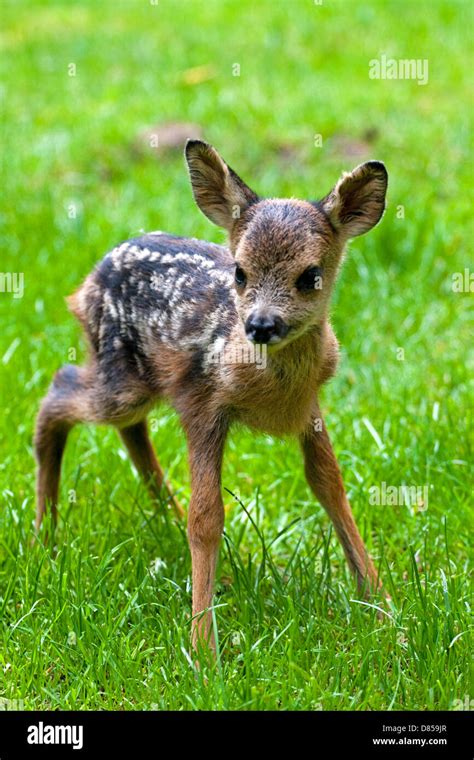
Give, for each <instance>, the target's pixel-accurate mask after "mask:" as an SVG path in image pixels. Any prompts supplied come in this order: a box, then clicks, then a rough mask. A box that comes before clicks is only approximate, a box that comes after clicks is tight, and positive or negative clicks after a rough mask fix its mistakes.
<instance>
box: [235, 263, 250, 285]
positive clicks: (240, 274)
mask: <svg viewBox="0 0 474 760" xmlns="http://www.w3.org/2000/svg"><path fill="white" fill-rule="evenodd" d="M235 282H236V284H237V285H239V286H240V287H241V288H243V286H244V285H245V283H246V282H247V275H246V274H245V272H244V270H243V269H242V268H241V267H239V265H238V264H237V266H236V267H235Z"/></svg>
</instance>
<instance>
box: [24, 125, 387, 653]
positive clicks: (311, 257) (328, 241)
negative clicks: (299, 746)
mask: <svg viewBox="0 0 474 760" xmlns="http://www.w3.org/2000/svg"><path fill="white" fill-rule="evenodd" d="M185 156H186V160H187V164H188V169H189V174H190V179H191V185H192V189H193V193H194V198H195V200H196V203H197V205H198V206H199V208H200V209H201V211H203V213H204V214H205V215H206V216H207V217H208V218H209V219H210V220H211V221H212V222H214V223H215V224H217V225H219V226H221V227H223V228H225V230H227V232H228V234H229V247H224V246H222V245H215V244H213V243H207V242H204V241H202V240H196V239H190V238H182V237H176V236H174V235H170V234H167V233H162V232H151V233H149V234H146V235H143V236H142V237H137V238H134V239H132V240H129V241H127V242H124V243H122V244H121V245H119V246H118V247H116V248H114V249H113V250H112V251H111V252H110V253H108V254H107V255H106V256H105V258H104V259H103V260H102V262H101V263H99V265H98V266H97V267H96V269H95V270H94V271H93V272H92V274H90V275H89V276H88V277H87V279H86V280H85V282H84V283H83V285H82V287H81V288H80V289H79V290H78V291H77V292H76V293H75V294H74V295H73V296H72V297H71V298H70V307H71V309H72V311H73V312H74V314H75V315H76V316H77V317H78V319H79V320H80V322H81V323H82V325H83V327H84V329H85V332H86V335H87V337H88V341H89V344H90V357H89V361H88V363H87V365H86V366H84V367H73V366H65V367H63V368H62V369H60V370H59V371H58V372H57V374H56V376H55V379H54V382H53V384H52V386H51V388H50V390H49V393H48V395H47V396H46V397H45V399H44V400H43V403H42V406H41V409H40V412H39V416H38V420H37V427H36V436H35V447H36V456H37V461H38V464H39V470H38V487H37V517H36V528H37V529H39V527H40V525H41V521H42V518H43V515H44V512H45V509H46V508H47V506H49V507H50V509H51V510H52V516H53V518H54V519H55V518H56V511H57V500H58V486H59V476H60V467H61V458H62V454H63V450H64V447H65V444H66V438H67V434H68V432H69V430H70V429H71V427H72V426H73V425H75V424H76V423H78V422H93V423H99V424H100V423H110V424H112V425H115V426H116V427H117V429H118V431H119V433H120V435H121V437H122V440H123V442H124V443H125V446H126V447H127V449H128V451H129V453H130V456H131V458H132V460H133V462H134V464H135V466H136V468H137V469H138V471H139V472H140V473H141V475H143V476H144V478H145V480H146V481H147V484H148V486H149V487H151V488H152V489H153V491H154V492H155V493H156V492H161V493H162V492H163V489H168V491H169V487H168V485H167V484H166V483H165V482H164V478H163V472H162V470H161V468H160V465H159V463H158V460H157V459H156V457H155V454H154V451H153V448H152V445H151V442H150V439H149V437H148V432H147V423H146V417H147V414H148V412H149V411H150V409H151V408H152V407H153V406H154V405H155V404H156V403H157V401H158V400H159V399H165V400H167V401H169V402H170V403H171V404H172V405H173V406H174V408H175V409H176V411H177V413H178V415H179V416H180V419H181V422H182V425H183V428H184V430H185V433H186V436H187V443H188V450H189V464H190V474H191V489H192V495H191V500H190V504H189V518H188V537H189V546H190V551H191V558H192V596H193V602H192V604H193V618H192V620H193V623H192V642H193V646H194V647H197V645H198V644H205V645H206V646H209V647H210V648H211V649H212V648H213V647H214V639H213V632H212V614H211V612H210V610H209V608H210V607H211V605H212V596H213V585H214V575H215V569H216V560H217V555H218V549H219V543H220V539H221V534H222V530H223V525H224V508H223V502H222V496H221V465H222V456H223V451H224V444H225V439H226V434H227V431H228V429H229V426H230V425H231V424H232V423H234V422H239V423H243V424H245V425H248V426H250V427H251V428H255V429H257V430H262V431H266V432H268V433H271V434H275V435H286V434H293V435H296V436H298V437H299V441H300V444H301V448H302V452H303V457H304V465H305V472H306V477H307V480H308V482H309V485H310V487H311V489H312V491H313V492H314V494H315V496H316V497H317V498H318V499H319V501H320V502H321V504H322V505H323V507H324V508H325V509H326V511H327V512H328V514H329V516H330V518H331V520H332V521H333V523H334V527H335V530H336V533H337V535H338V537H339V539H340V541H341V544H342V546H343V549H344V552H345V555H346V557H347V561H348V563H349V566H350V568H351V570H352V571H353V573H354V574H355V576H356V578H357V581H358V584H359V586H360V587H361V589H363V590H366V591H370V590H374V589H376V588H377V587H378V579H377V574H376V571H375V568H374V565H373V563H372V561H371V559H370V557H369V555H368V554H367V551H366V549H365V547H364V543H363V541H362V538H361V536H360V534H359V531H358V529H357V527H356V524H355V522H354V518H353V515H352V512H351V508H350V506H349V503H348V500H347V497H346V493H345V490H344V485H343V481H342V477H341V473H340V470H339V467H338V464H337V462H336V459H335V456H334V453H333V450H332V447H331V443H330V440H329V437H328V434H327V431H326V428H325V426H324V423H323V421H322V418H321V410H320V408H319V403H318V391H319V388H320V387H321V385H322V384H323V383H324V382H325V381H326V380H328V379H329V378H330V377H331V376H332V375H333V374H334V372H335V369H336V364H337V356H338V345H337V341H336V338H335V335H334V333H333V331H332V329H331V326H330V324H329V321H328V308H329V299H330V295H331V291H332V288H333V284H334V281H335V278H336V275H337V271H338V268H339V265H340V262H341V259H342V256H343V252H344V247H345V244H346V242H347V240H348V239H349V238H351V237H354V236H356V235H361V234H363V233H364V232H367V231H368V230H370V229H371V228H372V227H373V226H374V225H375V224H377V222H378V221H379V220H380V218H381V216H382V214H383V211H384V208H385V193H386V189H387V172H386V169H385V167H384V165H383V164H382V163H380V162H378V161H369V162H367V163H364V164H362V165H361V166H358V167H357V168H355V169H354V170H353V171H352V172H350V173H346V174H344V175H343V176H342V177H341V179H339V181H338V182H337V183H336V185H335V187H334V188H333V190H331V192H330V193H329V194H328V195H326V196H325V197H324V198H323V199H322V200H320V201H314V202H308V201H303V200H294V199H291V200H285V199H266V198H261V197H259V196H258V195H257V194H256V193H255V192H253V190H251V189H250V188H249V187H247V185H246V184H245V183H244V182H243V181H242V180H241V179H240V178H239V177H238V176H237V174H235V172H234V171H233V170H232V169H231V168H230V167H229V166H228V165H227V164H226V163H225V162H224V161H223V159H222V158H221V157H220V156H219V154H218V153H217V151H216V150H215V149H214V148H213V147H212V146H210V145H208V144H207V143H204V142H202V141H200V140H189V141H188V143H187V145H186V150H185ZM255 346H257V347H258V348H259V349H262V346H263V347H265V351H264V355H265V362H264V366H263V364H262V363H260V364H259V363H258V362H256V361H251V360H248V361H245V357H246V356H247V357H249V356H251V352H250V349H252V347H253V348H254V349H255ZM229 349H231V351H230V353H229ZM232 352H234V353H233V355H234V356H235V355H239V356H241V357H244V360H242V361H234V362H232V361H226V360H225V357H226V356H227V357H228V356H229V355H232ZM219 357H221V359H222V360H221V361H220V360H219ZM216 358H217V360H216ZM175 506H176V509H177V511H178V512H179V513H181V508H180V506H179V505H178V504H177V503H176V505H175Z"/></svg>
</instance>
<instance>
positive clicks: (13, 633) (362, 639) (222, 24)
mask: <svg viewBox="0 0 474 760" xmlns="http://www.w3.org/2000/svg"><path fill="white" fill-rule="evenodd" d="M471 8H472V6H471V5H470V4H469V3H468V2H466V3H462V2H434V1H433V0H431V1H430V2H426V3H425V2H416V3H414V2H408V1H406V2H402V3H400V2H399V1H397V2H395V1H394V2H382V1H381V2H364V3H348V2H334V3H329V2H327V3H326V0H324V4H323V5H322V6H318V5H315V4H314V3H312V2H311V0H292V1H291V2H290V0H288V2H276V3H275V2H266V1H265V2H261V3H256V2H252V1H251V0H248V1H247V0H245V1H244V0H240V2H227V1H224V2H217V0H207V2H191V1H190V2H186V1H185V0H180V2H178V0H175V2H171V0H160V2H159V4H158V6H157V7H154V6H151V5H149V4H148V3H147V2H145V1H144V2H139V1H138V0H137V1H136V2H120V3H117V2H104V3H101V4H100V7H99V6H98V5H97V4H96V3H94V2H81V3H79V2H78V3H73V2H63V3H61V2H57V3H54V2H49V3H48V2H30V3H18V2H15V3H13V2H11V3H5V2H3V3H2V8H1V11H2V17H3V22H4V23H3V24H2V26H3V43H4V52H3V55H2V66H3V85H2V94H3V119H2V142H3V148H4V152H3V165H2V187H3V190H4V191H5V192H4V194H3V202H2V210H1V223H2V249H1V250H2V253H1V257H2V258H1V267H0V268H1V270H2V271H3V272H23V273H24V282H25V289H24V297H23V298H17V299H15V298H13V296H12V294H11V293H0V313H1V335H0V387H1V394H2V399H3V404H2V407H3V416H2V420H1V422H0V445H1V456H0V462H1V463H0V490H1V494H2V502H1V511H0V610H1V613H0V614H1V623H0V698H7V699H17V700H23V704H24V707H25V709H35V708H36V709H45V708H61V709H66V708H68V709H73V708H75V709H92V708H98V709H102V708H105V709H114V708H124V709H156V708H158V709H233V710H236V709H240V710H241V709H296V710H300V709H312V710H329V709H342V710H349V709H354V710H365V709H372V710H374V709H394V710H396V709H398V710H400V709H443V708H446V709H453V708H454V707H456V705H457V704H458V703H457V702H456V700H462V701H463V703H465V700H466V696H467V697H468V698H469V696H470V697H471V698H472V696H473V693H474V692H473V688H472V681H470V680H469V672H470V646H471V647H472V641H471V643H470V642H469V627H470V625H471V622H472V621H471V616H470V604H471V599H470V592H471V587H470V585H469V564H470V562H469V560H470V550H469V545H470V543H469V536H470V531H472V512H471V511H470V509H471V508H472V507H470V504H469V500H470V490H471V489H470V478H471V479H472V470H470V464H469V463H470V461H472V419H471V418H470V416H469V415H470V410H471V411H472V395H470V393H472V385H471V387H469V378H470V375H471V374H472V368H473V361H472V359H473V354H472V349H471V348H470V345H471V344H470V330H469V328H470V326H471V325H470V320H471V316H472V294H470V293H468V292H464V293H456V292H454V291H453V289H452V275H453V273H455V272H463V271H464V268H465V267H468V266H469V254H470V253H471V252H472V239H473V232H474V230H473V225H472V214H471V212H470V206H471V203H472V193H471V189H470V183H471V181H472V168H473V167H472V162H470V160H469V158H468V156H469V149H470V145H469V123H468V119H467V105H468V102H469V98H470V95H471V93H470V90H469V79H470V72H471V71H472V56H471V55H470V54H469V47H468V39H467V29H468V28H469V25H470V24H472V11H471ZM383 53H385V54H386V55H387V56H392V57H395V58H417V59H418V58H419V59H425V58H426V59H428V61H429V76H430V78H429V82H428V84H427V85H425V86H420V85H418V84H417V82H416V81H388V80H370V79H369V78H368V62H369V60H371V59H372V58H377V57H379V56H380V55H381V54H383ZM71 62H72V63H75V64H76V67H77V72H76V76H75V77H69V76H68V74H67V67H68V64H69V63H71ZM234 63H240V66H241V74H240V77H234V76H232V66H233V64H234ZM201 65H208V66H210V67H211V68H210V69H209V70H208V71H209V74H208V78H207V79H205V80H204V81H202V82H199V83H197V84H194V85H193V84H188V83H187V81H186V77H185V76H184V72H186V71H187V70H188V69H190V68H193V67H195V66H201ZM169 120H174V121H193V122H195V123H197V124H199V125H201V127H202V128H203V131H204V134H205V137H206V138H207V139H208V140H209V141H210V142H212V143H214V144H215V145H216V147H217V148H218V149H219V150H220V151H221V152H222V154H223V156H224V157H225V158H226V159H227V160H228V161H229V162H230V164H231V165H232V166H233V167H235V169H236V170H238V172H239V173H240V174H241V175H242V176H243V177H244V178H245V179H246V180H247V181H248V182H249V184H250V185H251V186H253V187H255V189H256V190H258V191H260V192H262V193H266V194H268V195H280V196H285V195H290V196H296V197H309V198H315V197H318V196H319V197H320V196H322V195H324V194H325V193H326V192H327V191H328V190H329V189H330V187H331V186H332V184H333V183H334V181H335V180H336V178H337V177H338V175H339V173H340V171H341V170H342V169H350V168H352V166H354V165H356V164H357V163H360V162H361V161H362V160H364V159H365V158H377V159H380V160H384V161H385V162H386V164H387V168H388V171H389V175H390V186H389V205H388V209H387V212H386V214H385V217H384V219H383V221H382V223H381V224H380V226H379V227H378V228H377V229H376V230H374V231H373V232H372V233H370V234H369V235H368V236H366V237H362V238H359V239H357V240H356V241H354V242H353V243H352V245H351V246H350V250H349V253H348V256H347V260H346V264H345V266H344V269H343V271H342V273H341V277H340V280H339V283H338V287H337V292H336V295H335V299H334V306H333V323H334V326H335V329H336V333H337V334H338V337H339V339H340V341H341V344H342V347H343V353H342V360H341V365H340V369H339V373H338V375H337V377H336V378H335V379H334V380H333V381H332V382H331V383H330V384H329V385H328V386H327V388H326V389H325V391H324V395H323V409H324V410H325V413H326V420H327V424H328V428H329V431H330V434H331V436H332V439H333V441H334V445H335V449H336V452H337V455H338V458H339V461H340V463H341V466H342V469H343V472H344V477H345V482H346V485H347V489H348V492H349V496H350V499H351V502H352V504H353V509H354V512H355V515H356V518H357V521H358V524H359V526H360V529H361V531H362V533H363V535H364V537H365V539H366V541H367V544H368V546H369V548H370V550H371V552H372V554H373V556H374V558H375V560H376V563H377V565H378V566H379V567H380V570H381V574H382V576H383V578H384V581H385V585H386V587H387V589H388V591H389V592H390V594H391V596H392V603H391V606H390V607H389V608H388V614H386V615H383V616H382V619H379V618H378V617H377V615H376V610H375V609H373V608H371V607H367V606H364V605H363V604H361V603H360V600H359V598H358V597H357V594H356V592H355V589H354V585H353V581H352V580H351V578H350V577H349V573H348V571H347V569H346V565H345V563H344V559H343V555H342V551H341V549H340V547H339V545H338V543H337V541H336V540H335V538H334V536H333V535H332V534H331V530H330V526H329V522H328V519H327V517H326V515H325V514H324V512H323V510H322V508H321V507H320V506H319V505H318V504H317V503H315V501H314V500H313V498H312V497H311V495H310V493H309V491H308V489H307V487H306V484H305V481H304V476H303V472H302V466H301V462H300V456H299V451H298V447H297V445H296V444H295V443H294V442H293V441H280V440H272V439H270V438H267V437H264V436H261V437H255V436H253V435H250V434H249V433H246V432H245V431H235V432H234V433H233V434H232V436H231V438H230V440H229V444H228V447H227V454H226V461H225V468H224V473H223V483H224V486H225V487H226V488H227V489H229V491H231V492H232V494H235V497H234V496H231V495H230V494H226V501H227V504H228V510H227V520H226V533H225V540H224V542H223V548H222V552H221V560H220V566H219V572H218V585H217V596H216V607H215V618H216V621H217V623H218V630H219V653H218V660H217V664H216V666H215V668H211V667H205V668H203V670H202V671H201V673H198V674H196V673H195V672H194V670H193V667H192V664H191V662H190V659H189V655H188V650H189V638H188V631H189V616H190V559H189V555H188V551H187V544H186V535H185V529H184V527H182V526H179V525H177V524H176V523H175V522H174V521H173V519H172V518H171V517H169V516H168V515H163V512H157V511H156V510H155V507H154V505H153V503H152V502H151V501H150V499H149V497H148V495H147V493H146V491H145V489H144V488H143V486H142V484H141V483H140V481H139V480H138V478H137V476H136V474H135V473H134V471H133V469H132V467H131V465H130V464H129V463H128V461H126V460H125V455H124V452H123V451H122V450H121V447H120V445H119V442H118V437H117V435H116V433H115V432H114V431H113V430H109V429H97V428H95V429H92V428H86V427H82V428H80V429H79V428H77V429H76V430H74V431H73V433H72V435H71V437H70V442H69V445H68V449H67V452H66V457H65V462H64V469H63V480H62V490H61V504H60V514H61V519H60V523H59V526H58V529H57V532H56V535H55V541H54V543H55V544H56V547H57V548H56V554H55V555H54V553H53V552H52V550H51V548H50V549H45V548H43V547H42V546H39V545H36V546H35V547H34V548H30V546H29V542H30V539H31V536H32V521H33V516H34V461H33V457H32V430H33V423H34V417H35V414H36V411H37V409H38V404H39V400H40V398H41V397H42V395H43V394H44V393H45V391H46V388H47V386H48V384H49V382H50V379H51V377H52V375H53V373H54V371H55V370H56V369H57V368H58V367H60V366H61V365H62V364H64V363H67V362H70V360H71V349H75V350H76V351H77V361H81V360H82V357H83V355H84V344H83V341H82V338H81V336H80V331H79V328H78V325H77V324H76V323H75V321H74V320H73V318H72V317H71V316H70V315H68V313H67V310H66V307H65V304H64V300H63V297H64V296H66V295H67V294H69V293H70V292H71V291H72V290H74V289H75V288H76V287H77V286H78V284H79V283H80V282H81V279H82V278H83V277H84V276H85V275H86V274H87V273H88V272H89V270H90V269H91V267H92V266H93V265H94V263H95V262H96V261H97V260H98V259H99V258H100V257H101V256H102V255H103V254H104V253H105V252H106V251H107V250H109V249H110V248H111V247H112V246H113V245H115V243H117V242H118V241H121V240H123V239H125V238H128V237H130V236H132V235H133V234H135V233H136V232H137V230H139V229H142V228H143V229H145V230H147V229H151V230H154V229H166V230H169V231H171V232H174V233H177V234H183V235H188V234H189V235H193V236H196V237H203V238H207V239H212V240H214V241H217V242H221V241H222V240H223V235H222V233H221V232H220V231H219V230H217V229H216V228H215V227H213V226H212V225H210V224H209V223H208V222H207V221H206V220H205V218H204V217H203V216H202V215H200V213H199V212H198V210H197V209H196V208H195V207H194V205H193V202H192V198H191V192H190V189H189V187H188V183H187V178H186V173H185V169H184V164H183V159H182V155H181V152H180V150H175V151H173V150H171V151H168V152H165V153H164V154H163V155H161V156H160V157H159V158H158V159H157V158H156V157H154V156H152V155H150V154H147V153H145V154H143V155H138V154H137V152H136V150H134V149H133V147H132V146H133V144H134V142H135V139H136V136H137V134H139V133H140V131H141V130H143V129H144V128H147V127H149V126H152V125H153V124H156V123H160V122H163V121H169ZM367 130H371V131H372V132H371V135H370V141H369V139H368V137H367V134H366V133H367ZM315 134H321V135H322V137H323V145H322V148H316V147H315V146H314V135H315ZM356 142H357V143H359V153H358V155H357V156H353V155H349V153H350V152H351V151H354V150H355V149H356V147H357V145H356ZM369 142H370V144H368V143H369ZM71 203H76V204H77V208H78V215H77V218H75V219H70V218H69V217H68V206H69V204H71ZM399 206H403V207H404V218H399V216H400V214H399V213H397V211H398V207H399ZM400 348H402V349H403V350H404V359H403V360H400V358H399V357H400V352H398V353H397V351H398V349H400ZM397 357H398V358H397ZM153 419H154V423H155V424H154V433H153V438H154V442H155V445H156V448H157V451H158V453H159V456H160V459H161V460H162V463H163V464H164V465H165V467H166V469H167V471H168V474H169V476H170V478H171V480H172V482H173V483H174V485H175V486H176V487H177V488H179V489H181V494H182V499H183V501H184V502H185V503H187V500H188V498H189V477H188V471H187V466H186V451H185V444H184V437H183V435H182V433H181V432H180V429H179V426H178V423H177V421H176V418H175V417H174V415H173V414H172V413H171V411H170V410H167V409H165V408H161V409H158V410H157V411H156V413H154V415H153ZM374 431H375V432H374ZM382 482H385V483H387V484H390V485H395V486H400V485H402V484H407V485H417V486H420V487H421V486H424V485H428V486H429V502H428V504H427V505H426V504H425V507H427V508H424V509H421V510H420V509H416V508H413V507H407V506H374V505H371V504H370V498H369V494H370V492H369V489H370V488H371V487H372V486H374V485H380V484H381V483H382ZM74 495H75V498H76V500H75V501H73V500H72V499H73V498H74ZM471 535H472V533H471ZM157 560H160V561H157Z"/></svg>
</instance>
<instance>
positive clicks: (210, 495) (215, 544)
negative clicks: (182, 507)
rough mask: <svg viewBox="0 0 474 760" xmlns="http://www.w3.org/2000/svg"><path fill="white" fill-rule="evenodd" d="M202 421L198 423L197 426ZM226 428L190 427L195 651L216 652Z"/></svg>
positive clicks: (190, 505)
mask: <svg viewBox="0 0 474 760" xmlns="http://www.w3.org/2000/svg"><path fill="white" fill-rule="evenodd" d="M198 422H199V424H198ZM226 432H227V426H226V425H225V424H222V422H220V421H219V422H214V423H213V424H212V425H211V426H210V427H206V425H205V423H204V424H203V423H202V421H201V420H198V421H194V423H193V426H192V427H191V428H187V434H188V447H189V463H190V469H191V501H190V504H189V518H188V539H189V548H190V550H191V560H192V583H193V621H192V645H193V648H194V649H199V647H200V646H209V647H210V648H211V649H212V650H214V649H215V640H214V633H213V631H212V613H211V611H210V609H209V608H210V607H211V605H212V596H213V591H214V576H215V572H216V564H217V557H218V553H219V544H220V540H221V536H222V531H223V528H224V505H223V502H222V495H221V467H222V456H223V452H224V444H225V438H226Z"/></svg>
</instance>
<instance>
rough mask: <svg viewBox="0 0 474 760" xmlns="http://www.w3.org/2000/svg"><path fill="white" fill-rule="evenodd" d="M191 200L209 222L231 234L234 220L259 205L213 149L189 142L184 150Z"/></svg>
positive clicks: (256, 197) (243, 183) (209, 146)
mask: <svg viewBox="0 0 474 760" xmlns="http://www.w3.org/2000/svg"><path fill="white" fill-rule="evenodd" d="M184 153H185V156H186V161H187V164H188V170H189V176H190V179H191V187H192V189H193V195H194V199H195V201H196V203H197V205H198V206H199V208H200V209H201V211H202V212H203V214H205V215H206V216H207V218H208V219H210V220H211V222H214V224H217V225H218V226H219V227H224V229H226V230H228V231H230V230H231V229H232V227H233V225H234V222H235V220H236V219H239V218H240V217H241V215H242V213H243V212H244V211H245V209H246V208H248V207H249V206H250V205H252V203H256V202H257V201H258V195H257V194H256V193H254V192H253V190H251V189H250V188H249V187H247V185H246V184H245V182H243V181H242V180H241V179H240V177H239V176H237V174H236V173H235V172H234V171H233V170H232V169H231V168H230V166H227V164H226V163H225V161H223V160H222V158H221V157H220V155H219V154H218V152H217V151H216V150H215V148H213V147H212V145H208V143H205V142H202V141H201V140H188V142H187V143H186V148H185V151H184Z"/></svg>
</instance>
